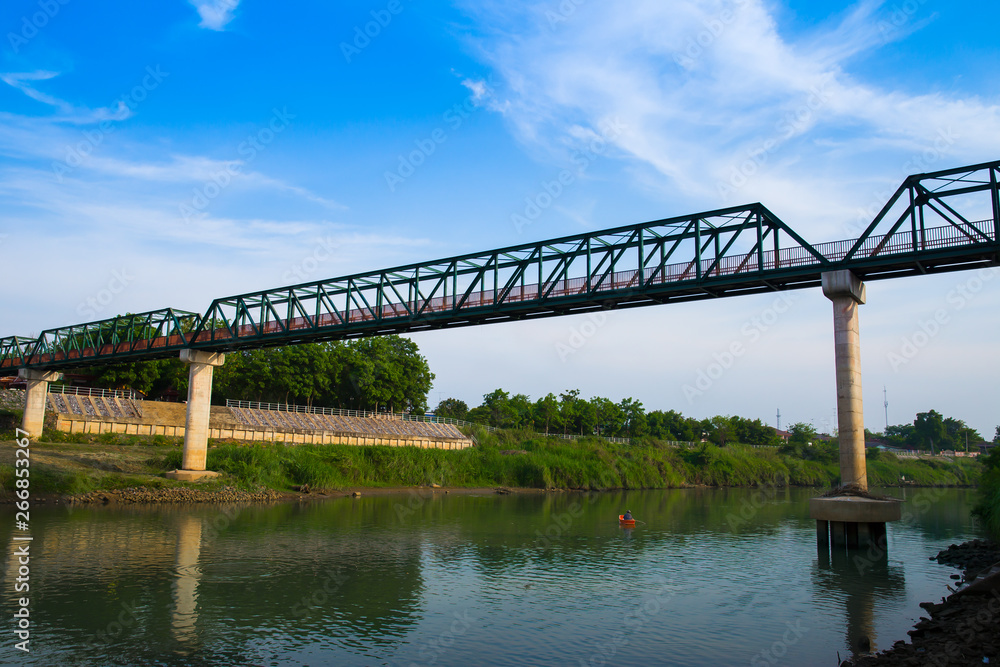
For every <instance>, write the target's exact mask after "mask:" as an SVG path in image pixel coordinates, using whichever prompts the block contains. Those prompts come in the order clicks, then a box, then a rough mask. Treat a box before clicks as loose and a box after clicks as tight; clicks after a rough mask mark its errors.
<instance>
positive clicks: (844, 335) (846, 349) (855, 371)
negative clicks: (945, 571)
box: [809, 270, 901, 548]
mask: <svg viewBox="0 0 1000 667" xmlns="http://www.w3.org/2000/svg"><path fill="white" fill-rule="evenodd" d="M822 281H823V294H824V295H825V296H826V297H827V298H828V299H830V300H831V301H832V302H833V335H834V355H835V359H836V369H837V429H838V434H839V435H838V437H839V445H840V485H841V489H842V493H841V494H840V495H835V496H832V497H822V498H813V499H811V500H810V501H809V515H810V516H811V517H812V518H813V519H816V538H817V542H818V543H819V545H820V546H825V545H827V544H830V543H832V544H833V546H835V547H845V546H846V547H847V548H868V546H869V545H870V544H871V543H877V544H884V541H885V524H886V522H887V521H897V520H899V518H900V516H901V511H900V503H899V502H896V501H889V500H876V499H873V498H867V497H864V496H862V495H854V494H857V493H859V492H860V493H865V492H867V491H868V470H867V467H866V465H865V421H864V410H863V407H862V402H861V333H860V329H859V327H858V306H861V305H863V304H864V303H865V284H864V283H863V282H861V279H860V278H858V277H857V276H856V275H854V274H853V273H851V272H850V271H847V270H843V271H829V272H827V273H824V274H823V275H822ZM849 492H853V494H850V495H849Z"/></svg>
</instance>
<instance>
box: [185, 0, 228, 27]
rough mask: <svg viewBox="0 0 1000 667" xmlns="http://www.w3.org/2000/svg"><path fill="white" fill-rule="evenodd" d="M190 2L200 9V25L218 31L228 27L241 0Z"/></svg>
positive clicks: (191, 0)
mask: <svg viewBox="0 0 1000 667" xmlns="http://www.w3.org/2000/svg"><path fill="white" fill-rule="evenodd" d="M189 2H190V3H191V4H192V5H193V6H194V8H195V9H197V10H198V16H200V17H201V23H199V24H198V26H199V27H201V28H207V29H209V30H218V31H221V30H225V29H226V26H227V25H229V22H230V21H232V20H233V18H234V16H233V13H234V12H235V11H236V8H237V7H239V4H240V0H189Z"/></svg>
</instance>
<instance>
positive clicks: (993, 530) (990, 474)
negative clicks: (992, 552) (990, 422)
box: [974, 448, 1000, 541]
mask: <svg viewBox="0 0 1000 667" xmlns="http://www.w3.org/2000/svg"><path fill="white" fill-rule="evenodd" d="M983 466H984V467H985V469H986V472H984V473H983V477H982V480H981V481H980V484H979V502H978V503H977V504H976V509H975V510H974V513H975V515H976V516H977V517H978V518H979V520H980V521H982V523H983V526H984V527H985V528H986V530H987V531H988V532H989V533H990V535H992V536H993V539H995V540H998V541H1000V449H997V448H994V449H993V451H992V452H990V455H989V456H987V457H986V458H985V459H984V460H983Z"/></svg>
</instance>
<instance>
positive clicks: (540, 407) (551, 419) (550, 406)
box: [535, 392, 561, 435]
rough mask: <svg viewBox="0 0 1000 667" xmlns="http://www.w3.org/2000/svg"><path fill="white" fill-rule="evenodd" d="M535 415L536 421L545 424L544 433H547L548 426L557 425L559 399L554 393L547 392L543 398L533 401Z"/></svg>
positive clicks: (558, 422) (559, 420) (559, 422)
mask: <svg viewBox="0 0 1000 667" xmlns="http://www.w3.org/2000/svg"><path fill="white" fill-rule="evenodd" d="M535 417H536V420H537V423H539V424H545V435H548V434H549V428H550V427H553V426H555V427H556V428H558V427H559V425H560V424H561V419H560V416H559V401H558V400H557V399H556V395H555V394H553V393H552V392H549V393H548V394H546V395H545V396H544V397H543V398H540V399H538V400H537V401H535Z"/></svg>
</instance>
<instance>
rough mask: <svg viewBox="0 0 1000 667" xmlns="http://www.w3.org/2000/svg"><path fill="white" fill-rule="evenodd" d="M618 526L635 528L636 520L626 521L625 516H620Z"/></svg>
mask: <svg viewBox="0 0 1000 667" xmlns="http://www.w3.org/2000/svg"><path fill="white" fill-rule="evenodd" d="M618 525H620V526H625V527H626V528H635V519H626V518H625V515H624V514H619V515H618Z"/></svg>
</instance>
